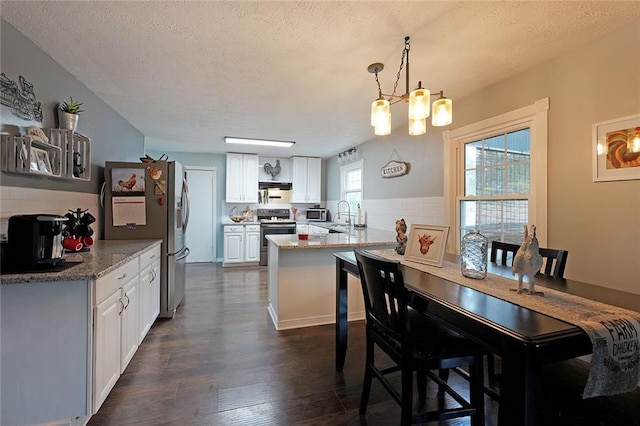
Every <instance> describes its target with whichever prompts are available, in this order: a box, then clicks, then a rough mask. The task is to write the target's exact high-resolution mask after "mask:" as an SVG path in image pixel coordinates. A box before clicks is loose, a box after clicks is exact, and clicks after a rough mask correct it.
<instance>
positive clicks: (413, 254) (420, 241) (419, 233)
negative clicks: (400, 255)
mask: <svg viewBox="0 0 640 426" xmlns="http://www.w3.org/2000/svg"><path fill="white" fill-rule="evenodd" d="M448 237H449V227H448V226H436V225H411V231H410V232H409V240H408V241H407V248H406V250H405V253H404V260H406V261H410V262H417V263H422V264H425V265H431V266H437V267H439V268H440V267H442V259H443V258H444V250H445V248H446V247H447V238H448Z"/></svg>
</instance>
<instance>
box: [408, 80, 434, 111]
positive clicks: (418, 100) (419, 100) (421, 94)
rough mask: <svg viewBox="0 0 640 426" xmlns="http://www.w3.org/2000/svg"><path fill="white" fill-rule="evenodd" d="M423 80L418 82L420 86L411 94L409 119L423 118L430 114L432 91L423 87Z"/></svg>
mask: <svg viewBox="0 0 640 426" xmlns="http://www.w3.org/2000/svg"><path fill="white" fill-rule="evenodd" d="M421 86H422V82H420V83H419V84H418V88H417V89H415V90H414V91H412V92H411V93H410V94H409V119H410V120H411V119H422V118H427V117H428V116H429V113H430V111H429V103H430V102H431V93H430V92H429V91H428V90H427V89H423V88H422V87H421Z"/></svg>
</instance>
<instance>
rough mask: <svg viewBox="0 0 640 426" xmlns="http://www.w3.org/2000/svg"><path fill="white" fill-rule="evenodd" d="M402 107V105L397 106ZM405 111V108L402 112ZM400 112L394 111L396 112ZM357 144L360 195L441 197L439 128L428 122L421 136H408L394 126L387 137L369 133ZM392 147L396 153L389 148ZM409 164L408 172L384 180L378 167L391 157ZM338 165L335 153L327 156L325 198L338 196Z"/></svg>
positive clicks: (373, 196)
mask: <svg viewBox="0 0 640 426" xmlns="http://www.w3.org/2000/svg"><path fill="white" fill-rule="evenodd" d="M397 108H399V109H402V106H400V107H397ZM403 112H406V111H403ZM398 113H400V111H397V112H396V114H398ZM371 133H372V139H371V140H369V141H368V142H366V143H364V144H362V145H358V153H359V155H360V158H363V159H364V181H363V187H364V198H365V199H366V200H375V199H389V198H413V197H435V196H442V195H443V193H442V191H443V187H444V181H443V179H444V172H443V163H442V158H443V152H442V148H443V147H442V131H441V129H437V128H433V127H431V125H430V124H429V125H428V127H427V133H426V134H424V135H422V136H409V133H408V130H407V129H406V128H400V129H394V130H393V131H392V132H391V134H390V135H387V136H373V128H371ZM394 149H395V150H396V151H397V153H398V155H397V156H396V155H395V153H394V152H393V150H394ZM392 156H393V159H395V160H397V159H398V157H400V160H401V161H405V162H408V163H410V165H411V169H410V171H409V173H408V174H406V175H404V176H400V177H396V178H393V179H384V178H382V176H381V175H380V169H381V168H382V167H383V166H385V165H386V164H387V163H388V162H389V160H390V159H391V157H392ZM340 166H341V165H340V164H338V160H337V156H335V155H334V156H332V157H330V158H328V159H327V160H326V162H325V169H326V185H325V187H326V199H327V200H339V199H340Z"/></svg>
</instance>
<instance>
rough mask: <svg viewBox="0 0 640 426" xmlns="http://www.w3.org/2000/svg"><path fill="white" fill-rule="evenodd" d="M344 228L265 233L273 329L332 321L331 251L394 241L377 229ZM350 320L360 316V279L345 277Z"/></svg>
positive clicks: (388, 233) (377, 246) (333, 281)
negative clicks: (299, 233) (341, 230)
mask: <svg viewBox="0 0 640 426" xmlns="http://www.w3.org/2000/svg"><path fill="white" fill-rule="evenodd" d="M347 231H348V232H344V233H331V234H329V233H323V234H310V235H309V239H308V240H299V239H298V236H297V235H295V234H294V235H269V236H267V239H268V240H269V262H268V267H267V268H268V270H267V284H268V292H269V305H268V311H269V315H270V316H271V320H272V321H273V324H274V326H275V327H276V329H277V330H286V329H291V328H301V327H309V326H314V325H321V324H333V323H335V318H336V292H335V286H336V273H335V258H334V256H333V253H335V252H339V251H346V250H350V249H354V248H356V247H366V248H370V249H372V250H373V249H380V248H390V247H393V246H395V244H396V241H395V237H396V234H395V232H393V231H384V230H380V229H372V228H363V229H355V230H354V229H353V228H348V229H347ZM348 306H349V314H348V318H349V320H358V319H363V318H364V303H363V300H362V290H361V288H360V282H359V281H358V280H356V279H354V278H350V282H349V305H348Z"/></svg>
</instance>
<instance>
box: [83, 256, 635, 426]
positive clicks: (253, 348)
mask: <svg viewBox="0 0 640 426" xmlns="http://www.w3.org/2000/svg"><path fill="white" fill-rule="evenodd" d="M266 307H267V292H266V269H265V268H264V267H251V268H224V269H223V268H222V267H221V266H220V265H211V264H191V265H189V266H188V268H187V294H186V297H185V301H184V302H183V304H182V305H181V306H180V308H179V309H178V312H177V315H176V317H175V318H174V319H173V320H158V321H156V324H155V325H154V326H153V328H152V329H151V331H150V332H149V334H148V335H147V337H146V338H145V340H144V342H143V343H142V345H141V346H140V348H139V349H138V352H137V353H136V355H135V357H134V358H133V360H132V361H131V363H130V365H129V366H128V367H127V369H126V371H125V372H124V374H123V375H122V376H121V377H120V380H119V381H118V383H117V384H116V386H115V388H114V389H113V390H112V391H111V394H110V395H109V397H108V398H107V400H106V401H105V403H104V404H103V406H102V408H101V409H100V411H99V412H98V413H97V414H96V415H95V416H93V417H92V419H91V420H90V422H89V425H94V426H97V425H119V426H120V425H154V426H155V425H185V426H189V425H194V426H196V425H197V426H200V425H225V426H226V425H243V426H249V425H293V424H303V425H385V426H386V425H392V424H397V423H398V420H399V414H400V411H399V408H398V406H397V405H396V403H395V402H394V401H393V400H392V399H391V398H390V397H389V396H388V395H387V393H386V392H385V391H384V390H383V389H382V387H381V386H380V385H379V384H378V383H377V382H375V381H374V385H373V390H372V395H371V400H370V405H369V409H368V412H367V416H366V417H364V418H360V416H359V415H358V403H359V397H360V390H361V381H362V375H363V364H364V345H363V341H364V324H363V323H362V322H352V323H350V324H349V350H348V353H347V361H346V364H345V368H344V371H343V372H342V373H337V372H336V371H335V368H334V327H333V326H320V327H309V328H303V329H298V330H290V331H283V332H277V331H275V329H274V328H273V325H272V324H271V321H270V320H269V317H268V314H267V309H266ZM585 374H586V364H585V363H583V362H581V361H571V362H567V363H562V364H557V365H554V366H551V367H550V368H547V369H546V370H545V391H546V392H545V395H544V401H543V409H544V413H543V415H542V418H543V419H544V423H543V424H544V425H565V426H573V425H575V426H578V425H580V426H583V425H623V424H624V425H640V391H639V390H636V392H633V393H629V394H625V395H620V396H616V397H604V398H593V399H588V400H582V399H581V398H580V391H581V390H582V387H583V386H584V383H585V381H586V375H585ZM460 387H461V388H462V386H460ZM486 407H487V425H495V424H496V414H497V404H496V403H495V402H493V401H491V400H489V399H487V403H486ZM446 424H447V425H468V424H469V421H468V419H462V420H456V421H451V422H448V423H446ZM514 426H517V425H514Z"/></svg>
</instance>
